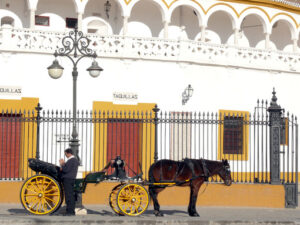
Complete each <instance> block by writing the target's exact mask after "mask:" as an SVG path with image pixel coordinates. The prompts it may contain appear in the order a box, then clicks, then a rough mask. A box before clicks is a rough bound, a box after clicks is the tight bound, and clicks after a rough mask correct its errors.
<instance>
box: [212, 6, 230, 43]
mask: <svg viewBox="0 0 300 225" xmlns="http://www.w3.org/2000/svg"><path fill="white" fill-rule="evenodd" d="M207 30H209V31H213V32H215V33H217V34H218V35H219V37H220V39H221V43H222V44H225V43H226V42H227V40H228V38H229V37H230V35H231V34H233V28H232V22H231V19H230V16H229V15H228V13H227V12H224V11H216V12H214V13H213V14H211V15H210V17H209V19H208V22H207Z"/></svg>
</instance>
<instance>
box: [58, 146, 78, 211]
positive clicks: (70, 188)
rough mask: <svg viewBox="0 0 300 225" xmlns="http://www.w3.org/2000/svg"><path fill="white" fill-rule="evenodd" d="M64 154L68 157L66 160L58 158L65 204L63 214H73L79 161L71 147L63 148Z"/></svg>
mask: <svg viewBox="0 0 300 225" xmlns="http://www.w3.org/2000/svg"><path fill="white" fill-rule="evenodd" d="M65 156H66V157H67V158H68V159H67V162H65V161H64V160H63V159H60V160H59V164H60V166H61V168H60V171H61V173H62V176H61V177H62V183H63V186H64V192H65V202H66V205H67V210H66V213H65V214H64V215H66V216H74V215H75V193H74V184H75V179H76V176H77V171H78V166H79V162H78V160H77V158H76V157H75V156H74V155H73V152H72V149H70V148H67V149H66V150H65Z"/></svg>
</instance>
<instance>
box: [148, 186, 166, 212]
mask: <svg viewBox="0 0 300 225" xmlns="http://www.w3.org/2000/svg"><path fill="white" fill-rule="evenodd" d="M163 189H165V188H161V187H155V186H153V185H149V193H150V197H151V198H152V200H153V205H154V215H155V216H164V215H163V214H162V212H160V205H159V203H158V200H157V195H158V193H159V192H161V191H162V190H163Z"/></svg>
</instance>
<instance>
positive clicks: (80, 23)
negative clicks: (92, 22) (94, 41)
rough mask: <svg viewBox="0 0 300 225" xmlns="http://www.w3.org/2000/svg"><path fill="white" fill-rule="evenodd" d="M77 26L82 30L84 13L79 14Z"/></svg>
mask: <svg viewBox="0 0 300 225" xmlns="http://www.w3.org/2000/svg"><path fill="white" fill-rule="evenodd" d="M77 27H78V30H79V31H82V13H78V14H77Z"/></svg>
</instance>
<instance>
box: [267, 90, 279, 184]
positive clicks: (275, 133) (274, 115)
mask: <svg viewBox="0 0 300 225" xmlns="http://www.w3.org/2000/svg"><path fill="white" fill-rule="evenodd" d="M272 94H273V96H272V100H271V103H270V107H269V108H268V112H269V113H270V115H269V122H270V123H269V126H270V178H271V184H280V132H281V130H280V128H281V114H282V109H281V107H280V105H278V104H277V97H276V92H275V88H274V89H273V92H272Z"/></svg>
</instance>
